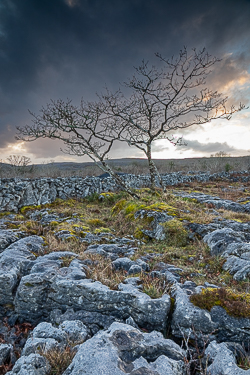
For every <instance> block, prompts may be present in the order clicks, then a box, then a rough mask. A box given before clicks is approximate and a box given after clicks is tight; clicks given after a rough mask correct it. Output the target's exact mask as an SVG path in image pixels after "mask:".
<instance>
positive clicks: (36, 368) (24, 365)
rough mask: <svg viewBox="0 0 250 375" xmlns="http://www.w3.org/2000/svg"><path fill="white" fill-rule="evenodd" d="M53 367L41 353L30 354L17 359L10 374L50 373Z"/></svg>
mask: <svg viewBox="0 0 250 375" xmlns="http://www.w3.org/2000/svg"><path fill="white" fill-rule="evenodd" d="M50 370H51V367H50V365H49V363H48V361H47V360H46V359H45V358H44V357H42V356H41V355H39V354H34V353H32V354H30V355H29V356H23V357H21V358H19V359H18V360H17V362H16V363H15V366H14V367H13V369H12V371H10V372H8V375H49V374H50Z"/></svg>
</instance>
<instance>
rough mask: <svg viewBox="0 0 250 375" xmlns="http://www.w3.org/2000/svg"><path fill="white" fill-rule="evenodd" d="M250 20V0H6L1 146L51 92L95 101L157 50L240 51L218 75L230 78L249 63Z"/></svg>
mask: <svg viewBox="0 0 250 375" xmlns="http://www.w3.org/2000/svg"><path fill="white" fill-rule="evenodd" d="M249 19H250V3H249V1H248V0H237V1H232V0H231V1H230V0H220V1H218V0H212V1H210V2H201V1H198V0H191V1H184V0H176V1H174V2H173V1H168V0H127V1H125V0H106V1H103V0H53V1H51V0H43V1H41V0H22V1H20V0H2V1H1V4H0V148H1V147H5V146H6V144H7V143H8V142H11V143H12V142H14V134H15V126H17V125H19V126H22V125H24V124H25V123H27V122H29V121H30V116H29V114H28V112H27V109H28V108H29V109H30V110H32V111H34V112H37V111H38V110H39V108H40V107H41V106H42V105H44V104H46V103H47V102H48V101H49V99H50V98H55V99H56V98H58V97H62V98H66V97H70V98H73V100H75V101H79V98H80V97H81V96H83V97H84V98H86V99H90V100H91V99H93V98H94V95H95V92H96V91H101V90H102V89H103V87H104V85H105V84H107V85H108V86H109V87H111V89H113V88H117V87H118V84H119V82H123V81H125V80H126V79H127V77H128V76H131V74H132V72H133V66H136V65H138V64H139V63H140V61H141V60H142V59H143V58H145V59H149V60H152V57H153V54H154V52H157V51H159V52H161V53H162V54H163V55H164V56H170V55H172V54H174V53H176V52H178V51H179V49H180V48H182V46H183V45H187V46H189V47H194V46H195V47H198V48H199V47H203V46H205V47H207V49H208V50H209V52H210V53H212V54H216V55H223V54H225V53H227V52H234V54H233V55H229V56H228V57H227V58H226V61H225V62H224V65H223V64H222V65H221V68H220V74H217V75H216V76H215V77H216V78H215V80H216V82H220V83H221V84H225V82H227V81H229V80H230V79H232V77H237V76H238V75H240V74H241V73H242V71H243V70H244V69H247V68H248V67H249V55H248V54H247V51H249V50H250V42H249V41H250V27H249ZM215 80H214V81H215ZM44 144H45V143H44ZM48 144H51V142H49V143H48ZM41 147H42V146H41ZM48 147H50V146H48ZM32 150H33V152H34V153H36V148H35V147H34V148H32ZM42 152H43V151H42V148H39V151H38V149H37V153H39V155H40V154H42ZM44 152H45V153H46V152H47V151H46V149H45V148H44ZM58 152H59V151H58ZM52 153H53V154H54V151H53V152H52Z"/></svg>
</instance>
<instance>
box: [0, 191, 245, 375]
mask: <svg viewBox="0 0 250 375" xmlns="http://www.w3.org/2000/svg"><path fill="white" fill-rule="evenodd" d="M231 188H232V187H231ZM237 189H238V190H237ZM231 190H232V189H231ZM233 190H234V191H239V192H242V194H243V195H244V199H243V198H240V199H238V201H237V200H235V199H234V200H231V199H224V198H221V197H219V196H216V195H214V194H204V193H203V192H199V191H193V190H192V189H186V190H180V189H179V190H175V191H171V197H170V195H166V197H165V198H164V199H165V200H166V201H168V200H169V201H170V200H172V201H173V202H174V200H176V202H177V203H178V205H179V206H178V207H180V203H181V202H184V203H185V204H186V205H187V204H189V206H188V208H189V209H187V206H185V207H182V209H180V211H182V214H183V215H186V216H183V217H182V216H180V215H179V213H177V209H176V208H175V207H174V206H169V205H166V203H161V199H162V198H161V193H158V198H157V199H158V200H160V201H157V203H153V204H152V202H150V203H151V204H148V201H149V196H147V197H145V196H144V198H143V199H144V202H145V201H147V204H145V205H142V204H141V205H138V204H137V205H134V206H133V209H132V203H127V202H126V199H120V200H115V199H116V198H115V195H114V194H113V193H107V194H99V195H98V197H97V198H96V199H97V203H95V206H94V208H93V207H92V206H91V201H89V203H88V205H87V206H86V207H87V208H86V211H85V213H84V215H88V212H89V213H90V212H95V215H96V217H100V216H101V215H102V212H101V210H102V209H104V208H105V207H106V208H105V209H107V210H108V209H111V211H112V214H113V215H124V217H123V220H124V222H123V223H122V225H123V226H125V222H127V221H128V218H129V220H130V221H132V220H133V221H132V227H133V226H134V227H136V226H138V223H139V224H140V225H139V226H138V228H136V229H135V228H134V229H135V230H134V235H132V234H131V233H132V232H131V233H130V234H129V235H119V233H120V232H118V234H117V233H116V232H115V231H114V230H110V231H109V230H108V229H109V228H105V227H104V224H105V219H103V221H102V226H100V225H99V227H98V228H95V229H94V227H93V225H94V220H96V219H91V220H92V221H91V220H90V219H88V218H87V217H86V216H84V215H80V214H79V212H74V209H75V210H76V206H77V204H78V203H77V202H75V203H74V202H73V203H72V202H71V205H73V207H71V212H70V213H69V212H59V211H56V210H55V209H54V210H53V207H56V206H47V207H43V206H41V207H40V206H39V207H24V208H23V211H22V210H21V213H19V214H17V215H16V214H13V213H6V214H2V216H1V217H0V319H1V323H0V373H1V371H2V373H3V374H4V373H6V372H7V373H8V374H11V375H14V374H19V375H23V374H28V375H46V374H64V375H71V374H72V375H73V374H74V375H80V374H93V375H94V374H104V375H106V374H107V375H108V374H110V375H111V374H112V375H116V374H117V375H120V374H131V375H140V374H141V375H144V374H145V375H163V374H164V375H166V374H169V375H184V374H211V375H220V374H221V375H223V374H225V375H226V374H227V375H230V374H232V375H233V374H234V375H243V374H250V369H249V370H248V369H247V367H248V366H249V363H250V361H249V356H248V349H249V343H250V308H249V305H250V295H249V294H248V293H247V292H248V290H246V286H247V285H248V284H247V283H248V280H249V278H250V221H249V220H248V218H250V197H249V196H248V195H250V192H249V190H248V185H245V186H244V185H242V184H241V185H240V187H239V186H238V185H237V186H236V185H235V187H234V188H233ZM228 191H230V187H229V189H228ZM147 194H149V193H147ZM167 194H170V193H167ZM150 199H151V198H150ZM152 199H153V198H152ZM154 199H155V198H154ZM105 202H107V206H105ZM164 202H165V201H164ZM184 203H183V204H184ZM60 204H61V205H62V203H60ZM98 205H99V206H100V205H101V206H100V207H101V208H100V209H99V211H98V208H96V207H99V206H98ZM102 205H103V206H102ZM58 207H59V206H58ZM109 207H111V208H109ZM191 207H192V209H191ZM196 207H197V208H196ZM192 210H193V211H194V212H193V211H192ZM15 211H16V209H15ZM76 211H77V210H76ZM21 214H22V215H21ZM191 214H192V215H193V216H192V220H191V217H190V215H191ZM126 215H127V216H126ZM188 215H189V216H188ZM199 215H201V216H202V215H203V216H205V215H211V220H210V221H209V220H208V219H207V218H206V220H204V221H202V220H197V221H195V218H196V219H197V218H198V216H199ZM234 215H235V218H234ZM248 215H249V216H248ZM83 216H84V217H83ZM116 217H117V216H112V218H113V219H112V220H114V221H115V220H116V219H115V218H116ZM199 217H200V216H199ZM209 217H210V216H209ZM236 217H237V218H239V217H241V219H236ZM87 219H88V220H87ZM84 220H85V222H87V223H89V224H88V225H89V227H86V226H84V225H83V222H84ZM106 220H108V218H106ZM34 223H36V224H37V227H36V230H35V229H34V228H35V227H34V225H35V224H34ZM97 223H98V222H97V221H95V225H96V226H97ZM99 224H100V223H99ZM62 225H63V226H64V227H62ZM91 225H92V226H91ZM173 225H175V226H176V228H177V230H176V232H173ZM72 228H74V230H72ZM171 233H174V234H173V235H175V238H177V239H178V241H179V243H178V242H176V243H175V244H174V245H175V247H173V246H172V245H173V244H172V243H171ZM51 236H53V238H54V240H55V239H56V240H57V241H58V242H57V244H58V243H59V244H60V246H61V247H60V246H59V247H58V246H54V245H53V244H52V245H51V244H50V243H49V241H50V240H51V238H52V237H51ZM197 240H198V241H199V243H202V244H203V245H202V246H207V248H206V249H207V250H206V251H207V252H208V253H209V254H208V255H207V256H208V257H209V262H210V263H206V260H205V261H204V259H202V256H200V255H199V257H200V258H201V259H199V260H198V263H197V264H199V267H201V268H199V270H198V269H196V270H194V271H192V272H189V271H188V270H190V269H191V268H187V267H186V264H187V265H192V263H194V262H195V261H196V260H195V259H196V255H195V254H189V255H188V257H187V259H185V261H183V262H184V263H182V264H179V263H178V262H177V261H176V259H175V258H176V257H177V256H175V257H173V261H172V262H166V261H164V260H166V259H171V255H170V258H164V256H165V252H166V251H167V250H166V249H167V248H168V249H171V251H172V252H171V254H173V248H174V249H175V252H177V250H176V249H180V252H181V251H182V250H181V249H183V254H184V251H185V249H186V248H187V249H190V248H191V247H190V246H193V247H192V249H195V245H193V244H195V241H197ZM51 241H52V240H51ZM64 244H66V245H67V246H66V245H64ZM147 244H149V245H150V246H151V251H149V250H147V251H146V250H145V249H146V246H147ZM170 244H171V246H170ZM76 245H77V247H76ZM53 246H54V247H55V248H54V249H53ZM159 246H161V250H159V249H160V247H159ZM162 246H163V250H162ZM188 246H189V247H188ZM76 248H79V249H81V250H79V251H76V250H75V249H76ZM152 248H153V249H154V250H152ZM164 249H165V250H164ZM188 252H189V253H190V250H188ZM193 252H194V250H193ZM175 254H177V253H175ZM180 259H181V256H180ZM206 259H208V258H206ZM212 261H213V262H215V261H217V262H220V264H221V270H220V271H219V273H220V275H219V273H217V271H216V275H215V277H217V279H211V277H210V278H208V280H206V275H211V274H212V271H211V270H210V269H209V267H210V268H211V267H212V266H211V264H212V263H211V262H212ZM102 262H103V263H102ZM183 265H184V266H183ZM101 266H102V268H100V267H101ZM98 267H99V268H98ZM107 269H108V270H109V273H107ZM97 270H99V271H98V272H99V274H97ZM202 270H203V271H202ZM202 272H203V273H204V274H203V273H202ZM220 277H221V278H220ZM116 278H117V279H116ZM112 279H113V280H112ZM114 279H115V281H114ZM227 279H228V280H229V281H228V283H229V282H230V287H231V289H230V291H228V290H229V289H228V286H229V284H228V285H227V284H226V282H227ZM201 280H202V281H203V282H202V283H200V281H201ZM156 281H157V283H156ZM112 282H113V284H112ZM241 285H244V288H245V289H244V290H243V292H242V290H241V292H239V291H237V290H233V289H232V288H233V286H235V288H236V289H237V288H240V286H241ZM206 293H207V294H206ZM223 293H224V294H223ZM226 293H228V294H226ZM197 296H198V298H197ZM199 296H205V299H207V301H208V300H209V298H214V297H216V298H217V299H215V300H214V302H213V301H212V302H211V303H210V305H211V306H210V307H209V308H208V307H207V305H204V306H205V307H206V308H202V306H201V305H200V307H199ZM197 301H198V302H197ZM209 301H210V300H209ZM62 362H63V363H62ZM60 366H61V367H60ZM239 366H240V367H239ZM8 370H10V371H8ZM56 371H57V372H56Z"/></svg>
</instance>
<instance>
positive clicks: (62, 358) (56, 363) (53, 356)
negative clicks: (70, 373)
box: [40, 346, 76, 375]
mask: <svg viewBox="0 0 250 375" xmlns="http://www.w3.org/2000/svg"><path fill="white" fill-rule="evenodd" d="M40 354H41V355H42V356H43V357H45V358H46V359H47V360H48V362H49V364H50V366H51V370H50V375H62V374H63V372H64V371H65V370H66V369H67V367H68V366H69V365H70V364H71V362H72V361H73V359H74V356H75V354H76V352H74V351H72V350H71V348H70V347H69V346H68V347H66V348H65V349H58V348H54V349H51V350H48V351H41V353H40Z"/></svg>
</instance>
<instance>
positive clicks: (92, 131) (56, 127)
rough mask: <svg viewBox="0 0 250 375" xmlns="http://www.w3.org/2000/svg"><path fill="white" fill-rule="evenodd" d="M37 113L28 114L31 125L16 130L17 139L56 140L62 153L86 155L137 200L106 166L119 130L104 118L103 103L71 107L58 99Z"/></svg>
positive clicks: (85, 103)
mask: <svg viewBox="0 0 250 375" xmlns="http://www.w3.org/2000/svg"><path fill="white" fill-rule="evenodd" d="M40 112H41V114H39V115H36V114H34V113H31V112H30V113H31V115H32V117H33V120H32V125H26V126H25V127H23V128H21V127H19V128H17V129H18V132H19V133H18V135H17V139H22V140H25V141H34V140H36V139H38V138H50V139H59V140H61V141H62V142H63V143H64V144H65V149H64V150H62V151H63V152H65V153H67V154H70V155H77V156H84V155H87V156H88V157H89V158H90V159H91V160H93V162H95V163H96V164H97V165H98V167H99V168H100V169H101V170H102V171H104V172H107V173H108V174H109V175H111V176H112V177H113V178H114V179H115V180H116V182H117V183H118V184H119V185H120V186H121V187H122V188H123V189H124V190H126V191H127V192H128V193H129V194H130V195H131V196H133V197H136V198H138V196H137V195H136V194H135V193H134V192H133V191H132V190H131V189H130V188H129V186H128V184H127V183H126V181H125V180H123V179H122V178H121V177H120V176H119V175H118V174H117V173H115V172H114V171H113V169H112V168H111V167H110V165H108V164H107V161H106V159H107V157H108V153H109V152H110V150H111V148H112V146H113V144H114V142H115V141H117V140H118V139H119V138H120V133H121V132H122V130H123V129H122V128H120V129H119V131H118V132H115V131H114V126H112V122H113V120H112V118H110V117H109V116H107V115H104V105H103V103H98V102H96V103H90V102H84V101H83V100H82V101H81V104H80V106H75V105H73V104H72V102H71V100H69V99H68V100H67V101H63V100H61V99H59V100H57V101H51V103H49V104H48V105H47V106H46V107H42V109H41V111H40Z"/></svg>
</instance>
